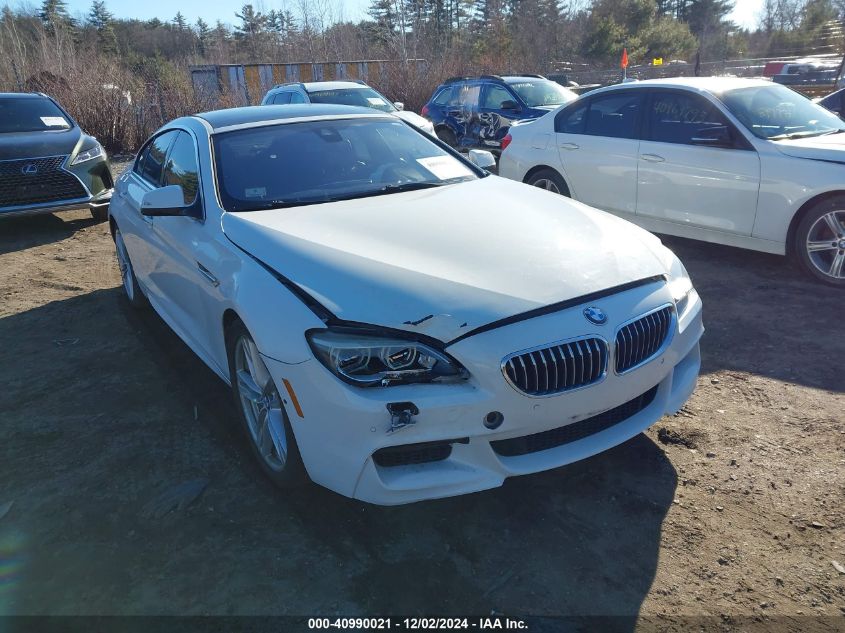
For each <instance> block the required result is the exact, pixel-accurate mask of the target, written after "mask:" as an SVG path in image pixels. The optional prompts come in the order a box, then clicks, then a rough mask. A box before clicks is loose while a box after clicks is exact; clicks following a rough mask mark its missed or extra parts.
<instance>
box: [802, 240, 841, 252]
mask: <svg viewBox="0 0 845 633" xmlns="http://www.w3.org/2000/svg"><path fill="white" fill-rule="evenodd" d="M837 248H838V247H837V245H836V243H835V242H831V241H830V240H826V241H822V242H807V252H809V253H815V252H818V251H835V250H836V249H837Z"/></svg>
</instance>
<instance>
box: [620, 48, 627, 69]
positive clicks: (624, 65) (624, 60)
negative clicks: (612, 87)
mask: <svg viewBox="0 0 845 633" xmlns="http://www.w3.org/2000/svg"><path fill="white" fill-rule="evenodd" d="M619 66H620V68H627V67H628V49H627V48H623V49H622V61H621V62H619Z"/></svg>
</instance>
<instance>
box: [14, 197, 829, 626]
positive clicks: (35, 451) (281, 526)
mask: <svg viewBox="0 0 845 633" xmlns="http://www.w3.org/2000/svg"><path fill="white" fill-rule="evenodd" d="M665 241H666V242H667V244H668V245H669V246H670V247H672V248H673V249H675V250H676V252H677V253H678V254H679V255H680V256H681V258H682V259H683V260H684V262H685V263H686V265H687V268H688V269H689V271H690V273H691V275H692V277H693V279H694V281H695V283H696V285H697V287H698V290H699V292H700V294H701V295H702V297H703V299H704V305H705V325H706V327H707V333H706V334H705V337H704V339H703V341H702V354H703V357H704V366H703V371H702V374H701V377H700V379H699V383H698V388H697V390H696V392H695V394H694V395H693V397H692V399H691V400H690V401H689V403H688V404H687V406H686V407H685V408H684V409H683V410H682V411H681V412H680V413H679V414H677V415H675V416H672V417H667V418H664V419H662V420H660V421H659V422H658V423H657V424H655V425H654V426H653V427H652V428H651V429H649V430H648V431H647V432H646V433H645V434H643V435H640V436H638V437H636V438H634V439H633V440H631V441H630V442H628V443H626V444H624V445H622V446H620V447H618V448H616V449H613V450H611V451H608V452H607V453H604V454H602V455H599V456H596V457H594V458H592V459H589V460H586V461H584V462H580V463H578V464H574V465H572V466H568V467H565V468H561V469H558V470H554V471H551V472H547V473H543V474H539V475H534V476H528V477H520V478H515V479H511V480H508V481H507V482H506V483H505V485H504V486H503V487H502V488H500V489H497V490H492V491H488V492H483V493H478V494H473V495H469V496H465V497H461V498H456V499H447V500H442V501H433V502H426V503H419V504H415V505H411V506H404V507H396V508H380V507H374V506H368V505H364V504H361V503H359V502H356V501H351V500H348V499H345V498H342V497H340V496H337V495H335V494H333V493H331V492H328V491H326V490H324V489H321V488H318V487H316V486H311V487H307V488H305V489H304V490H301V491H297V492H296V493H294V494H283V493H281V492H278V491H276V490H275V489H274V488H273V487H272V486H271V485H270V484H269V483H268V482H267V481H265V479H263V478H262V476H261V474H260V472H259V470H258V468H257V466H255V465H254V464H253V461H252V458H251V456H250V454H249V450H248V447H247V446H246V444H245V441H244V440H243V439H242V437H241V435H240V434H239V432H238V430H237V428H236V426H235V424H234V423H233V421H234V410H233V408H232V405H231V403H230V398H229V395H228V392H227V389H226V387H225V385H224V384H223V383H221V382H220V381H219V380H218V379H217V378H216V377H215V376H214V375H213V374H212V373H211V371H210V370H208V369H207V368H206V367H205V366H204V365H203V364H202V363H201V362H200V361H199V360H198V359H197V358H196V357H195V356H194V355H193V354H192V353H191V352H190V350H188V349H187V347H186V346H185V345H184V344H182V343H181V341H180V340H178V339H177V337H176V336H175V335H174V334H172V333H171V332H170V330H169V329H168V328H167V327H166V326H165V325H164V324H163V322H162V321H161V320H160V319H159V318H158V317H157V316H156V315H154V314H153V313H147V314H139V313H137V312H134V311H132V310H131V309H130V308H129V307H128V305H127V303H126V301H125V300H124V298H123V296H122V290H121V288H120V279H119V275H118V271H117V266H116V264H115V260H114V255H113V245H112V243H111V240H110V237H109V234H108V230H107V227H106V225H105V224H95V223H94V222H93V221H92V220H91V219H90V218H89V217H88V216H87V215H86V214H85V213H82V212H71V213H66V214H62V215H59V216H42V217H34V218H26V219H10V220H7V221H5V222H3V223H2V224H0V341H2V345H0V383H1V384H2V385H3V389H2V391H0V458H2V462H1V463H2V473H0V474H1V475H2V476H0V614H36V615H37V614H300V615H302V614H305V615H315V614H319V615H329V614H346V615H376V614H385V615H386V614H443V613H449V614H466V613H475V614H488V613H490V612H491V610H495V611H496V612H502V613H506V614H513V615H519V614H533V615H569V616H584V615H596V614H601V615H618V616H623V617H622V618H621V619H619V620H615V621H614V622H615V624H616V625H618V626H619V627H621V630H630V629H633V628H648V627H649V626H655V627H658V628H660V627H664V628H666V630H675V628H677V627H681V628H683V627H686V626H688V625H690V622H696V623H697V626H698V625H700V626H703V627H705V628H718V629H731V628H734V629H737V630H738V629H742V628H744V626H745V625H746V624H749V623H756V624H758V625H762V626H764V627H768V626H775V625H780V626H782V627H783V628H784V629H785V630H795V631H799V630H814V629H818V630H824V631H830V630H836V629H838V628H839V627H841V626H842V624H843V620H842V616H843V614H844V613H845V568H843V567H842V566H843V565H845V538H843V537H845V513H844V512H843V510H845V503H843V500H844V499H845V395H843V393H844V392H845V372H843V359H845V336H843V332H844V331H845V330H843V315H844V314H845V294H844V293H842V292H836V291H834V290H830V289H827V288H825V287H823V286H820V285H817V284H815V283H813V282H811V281H808V280H805V279H804V278H803V277H801V276H800V275H799V274H798V273H796V272H794V271H793V269H792V268H791V267H790V266H789V265H788V264H787V263H786V262H785V260H783V259H782V258H779V257H774V256H769V255H763V254H757V253H751V252H745V251H740V250H736V249H731V248H727V247H720V246H712V245H705V244H699V243H694V242H689V241H684V240H678V239H669V238H667V239H666V240H665ZM185 482H189V484H188V485H189V486H190V485H191V482H194V483H196V484H197V485H198V488H199V489H202V486H203V484H206V482H207V485H206V486H205V488H204V490H202V493H201V495H200V496H199V497H198V498H197V499H196V500H195V501H194V502H193V503H191V504H189V505H188V506H187V507H184V508H179V509H175V510H174V511H173V512H169V513H167V514H164V515H163V516H160V515H161V514H162V512H159V510H163V509H167V506H166V504H165V505H156V504H157V503H158V502H159V501H161V495H162V494H163V493H166V492H167V491H169V490H170V489H171V488H172V487H173V486H175V485H179V484H183V483H185ZM10 502H11V503H12V505H11V507H8V504H9V503H10ZM698 616H709V617H705V618H703V619H701V620H694V621H691V620H689V618H690V617H698ZM822 616H826V617H827V618H830V619H828V620H825V619H822ZM673 627H675V628H673Z"/></svg>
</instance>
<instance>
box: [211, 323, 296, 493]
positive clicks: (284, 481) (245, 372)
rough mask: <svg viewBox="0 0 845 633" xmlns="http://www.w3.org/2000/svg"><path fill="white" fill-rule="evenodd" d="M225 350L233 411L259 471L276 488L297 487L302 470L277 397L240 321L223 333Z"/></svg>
mask: <svg viewBox="0 0 845 633" xmlns="http://www.w3.org/2000/svg"><path fill="white" fill-rule="evenodd" d="M226 351H227V353H228V356H229V378H230V380H231V383H232V394H233V396H234V399H235V408H236V409H237V410H238V417H239V418H240V420H241V425H242V427H243V430H244V431H245V433H246V436H247V440H248V441H249V444H250V447H251V448H252V452H253V453H254V455H255V457H256V459H257V460H258V464H259V466H261V470H263V471H264V473H265V474H266V475H267V477H268V478H269V479H270V481H272V482H273V483H274V484H275V485H276V486H278V487H279V488H292V487H295V486H299V485H301V484H302V483H304V482H305V481H307V477H306V474H305V467H304V466H303V464H302V457H301V456H300V454H299V448H298V447H297V445H296V438H295V437H294V435H293V431H292V429H291V426H290V421H289V420H288V416H287V412H286V411H285V407H284V405H283V403H282V397H281V394H280V393H279V390H278V388H277V387H276V384H275V382H274V381H273V377H272V376H271V375H270V372H269V371H268V370H267V366H266V365H265V364H264V360H263V359H262V358H261V354H259V352H258V347H257V346H256V345H255V341H254V340H253V339H252V336H251V335H250V333H249V332H248V331H247V329H246V327H245V326H244V324H243V323H242V322H241V321H235V322H234V323H233V324H232V325H231V326H230V327H229V329H228V330H227V332H226Z"/></svg>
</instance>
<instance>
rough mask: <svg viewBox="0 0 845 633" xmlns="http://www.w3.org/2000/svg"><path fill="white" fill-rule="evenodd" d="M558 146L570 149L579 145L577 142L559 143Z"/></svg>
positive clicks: (577, 147)
mask: <svg viewBox="0 0 845 633" xmlns="http://www.w3.org/2000/svg"><path fill="white" fill-rule="evenodd" d="M558 147H560V148H561V149H568V150H570V151H572V150H573V149H580V145H578V144H577V143H561V144H560V145H559V146H558Z"/></svg>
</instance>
